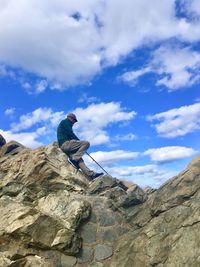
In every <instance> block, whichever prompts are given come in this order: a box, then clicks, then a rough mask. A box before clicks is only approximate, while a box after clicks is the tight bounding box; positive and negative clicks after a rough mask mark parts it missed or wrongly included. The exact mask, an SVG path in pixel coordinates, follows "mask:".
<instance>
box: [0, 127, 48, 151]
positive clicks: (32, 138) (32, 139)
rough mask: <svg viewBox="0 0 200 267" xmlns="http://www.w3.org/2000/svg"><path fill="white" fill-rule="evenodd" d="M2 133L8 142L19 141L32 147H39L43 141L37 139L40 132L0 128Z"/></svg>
mask: <svg viewBox="0 0 200 267" xmlns="http://www.w3.org/2000/svg"><path fill="white" fill-rule="evenodd" d="M0 134H2V135H3V137H4V138H5V139H6V142H9V141H17V142H19V143H20V144H22V145H24V146H26V147H30V148H37V147H39V146H41V145H43V143H41V142H39V141H37V138H38V137H39V133H37V132H23V133H13V132H12V131H4V130H1V129H0Z"/></svg>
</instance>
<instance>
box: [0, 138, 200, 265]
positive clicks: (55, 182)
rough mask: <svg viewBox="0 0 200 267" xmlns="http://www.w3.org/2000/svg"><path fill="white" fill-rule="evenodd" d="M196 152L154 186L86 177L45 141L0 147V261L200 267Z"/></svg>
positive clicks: (199, 178)
mask: <svg viewBox="0 0 200 267" xmlns="http://www.w3.org/2000/svg"><path fill="white" fill-rule="evenodd" d="M199 200H200V157H197V158H196V159H194V160H193V161H192V162H191V164H190V165H189V166H188V168H187V169H186V170H185V171H183V172H182V173H180V174H179V175H178V176H177V177H174V178H173V179H171V180H169V181H168V182H167V183H166V184H164V185H163V186H162V187H161V188H159V189H158V190H152V189H149V188H147V189H146V190H142V189H141V188H140V187H139V186H137V185H133V186H131V187H129V188H127V187H126V186H125V185H124V183H123V182H122V181H120V180H118V179H116V178H113V177H110V176H102V177H99V178H97V179H96V180H94V181H92V182H89V181H88V180H87V179H86V177H84V176H83V175H82V174H81V173H77V172H76V171H75V170H74V169H73V167H72V166H71V165H69V164H68V162H67V158H66V156H65V155H64V154H63V153H62V152H61V150H60V149H59V148H58V147H57V146H56V144H52V145H49V146H46V147H40V148H38V149H35V150H31V149H27V148H25V147H23V146H22V145H20V144H19V143H17V142H14V141H13V142H9V143H7V144H6V143H4V144H3V145H2V147H1V148H0V216H1V220H0V266H2V267H8V266H9V267H25V266H29V267H38V266H41V267H73V266H76V267H86V266H90V267H92V266H93V267H108V266H111V267H118V266H119V267H140V266H141V267H145V266H158V267H161V266H163V267H165V266H167V267H168V266H170V267H178V266H180V267H182V266H192V267H196V266H200V235H199V232H200V201H199Z"/></svg>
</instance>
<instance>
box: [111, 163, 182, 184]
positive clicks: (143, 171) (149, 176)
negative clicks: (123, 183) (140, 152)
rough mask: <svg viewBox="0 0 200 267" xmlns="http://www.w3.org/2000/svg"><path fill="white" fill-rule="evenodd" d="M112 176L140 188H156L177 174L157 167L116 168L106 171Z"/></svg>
mask: <svg viewBox="0 0 200 267" xmlns="http://www.w3.org/2000/svg"><path fill="white" fill-rule="evenodd" d="M107 170H108V172H109V173H110V174H112V176H114V177H117V178H119V179H122V180H127V181H131V182H133V183H136V184H138V185H139V186H141V187H145V186H151V187H153V188H158V187H159V186H161V185H162V184H163V183H164V182H165V181H167V180H168V179H169V178H172V177H173V176H175V175H176V174H177V172H175V171H171V170H169V169H164V168H160V167H158V166H157V165H143V166H118V167H111V168H108V169H107Z"/></svg>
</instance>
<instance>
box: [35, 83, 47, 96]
mask: <svg viewBox="0 0 200 267" xmlns="http://www.w3.org/2000/svg"><path fill="white" fill-rule="evenodd" d="M47 86H48V82H47V81H46V80H41V81H38V82H37V83H36V86H35V87H36V88H35V91H36V93H38V94H39V93H42V92H44V91H45V90H46V89H47Z"/></svg>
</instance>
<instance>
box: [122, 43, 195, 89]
mask: <svg viewBox="0 0 200 267" xmlns="http://www.w3.org/2000/svg"><path fill="white" fill-rule="evenodd" d="M174 55H176V56H174ZM199 70H200V53H199V52H197V51H194V50H192V49H191V48H190V47H179V46H170V45H168V46H161V47H160V48H159V49H157V50H156V51H154V52H153V55H152V59H151V61H150V62H149V64H148V66H145V67H144V68H142V69H140V70H135V71H128V72H125V73H124V74H123V75H122V76H121V77H120V79H121V80H122V81H124V82H127V83H129V84H130V85H135V83H137V81H138V79H139V78H140V77H141V76H143V75H145V74H147V73H155V74H157V75H158V76H157V77H158V78H157V82H156V85H157V86H161V85H164V86H166V87H167V88H168V90H170V91H172V90H177V89H180V88H183V87H189V86H192V85H193V84H195V83H197V82H199V80H200V75H199Z"/></svg>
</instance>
